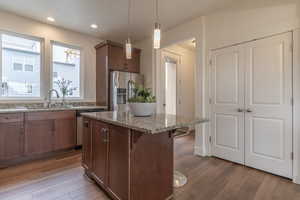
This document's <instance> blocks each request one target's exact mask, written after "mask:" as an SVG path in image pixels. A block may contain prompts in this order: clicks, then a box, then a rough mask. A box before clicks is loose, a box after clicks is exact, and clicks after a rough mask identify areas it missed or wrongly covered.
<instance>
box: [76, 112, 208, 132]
mask: <svg viewBox="0 0 300 200" xmlns="http://www.w3.org/2000/svg"><path fill="white" fill-rule="evenodd" d="M81 115H82V116H83V117H86V118H89V119H93V120H96V121H101V122H105V123H108V124H111V125H116V126H121V127H124V128H128V129H132V130H135V131H139V132H143V133H147V134H152V135H154V134H158V133H162V132H167V131H172V130H176V129H179V128H183V127H189V126H193V125H196V124H199V123H205V122H209V120H208V119H198V120H197V119H196V120H195V121H193V122H191V123H183V124H179V125H176V126H170V127H167V128H163V129H158V130H149V129H143V128H139V127H136V126H133V125H128V124H125V123H122V122H119V121H113V120H108V119H104V118H99V117H95V116H92V115H89V114H88V113H86V114H85V113H82V114H81Z"/></svg>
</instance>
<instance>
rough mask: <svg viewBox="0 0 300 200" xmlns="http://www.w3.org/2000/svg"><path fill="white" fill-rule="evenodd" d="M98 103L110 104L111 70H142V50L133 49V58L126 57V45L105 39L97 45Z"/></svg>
mask: <svg viewBox="0 0 300 200" xmlns="http://www.w3.org/2000/svg"><path fill="white" fill-rule="evenodd" d="M95 48H96V103H97V105H99V106H108V107H109V106H110V105H109V104H110V99H109V94H110V72H111V71H123V72H132V73H139V72H140V55H141V50H140V49H137V48H133V49H132V58H131V59H126V56H125V50H124V45H122V44H119V43H116V42H112V41H104V42H102V43H100V44H98V45H97V46H96V47H95Z"/></svg>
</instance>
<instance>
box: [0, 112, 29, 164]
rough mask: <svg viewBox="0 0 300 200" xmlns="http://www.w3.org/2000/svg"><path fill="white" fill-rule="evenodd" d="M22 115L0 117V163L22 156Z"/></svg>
mask: <svg viewBox="0 0 300 200" xmlns="http://www.w3.org/2000/svg"><path fill="white" fill-rule="evenodd" d="M23 120H24V119H23V115H22V114H3V115H0V163H1V162H3V161H5V160H12V159H18V158H20V157H22V156H23V155H24V123H23Z"/></svg>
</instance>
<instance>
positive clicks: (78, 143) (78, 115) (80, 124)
mask: <svg viewBox="0 0 300 200" xmlns="http://www.w3.org/2000/svg"><path fill="white" fill-rule="evenodd" d="M103 111H105V109H101V108H96V109H84V110H77V111H76V118H77V137H76V138H77V139H76V140H77V141H76V146H77V148H80V147H81V146H82V134H83V117H82V116H81V113H87V112H103Z"/></svg>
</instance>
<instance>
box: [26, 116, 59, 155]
mask: <svg viewBox="0 0 300 200" xmlns="http://www.w3.org/2000/svg"><path fill="white" fill-rule="evenodd" d="M29 115H30V114H29ZM53 150H54V120H46V119H44V120H31V119H30V116H27V120H26V123H25V154H26V156H32V155H35V154H42V153H48V152H51V151H53Z"/></svg>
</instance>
